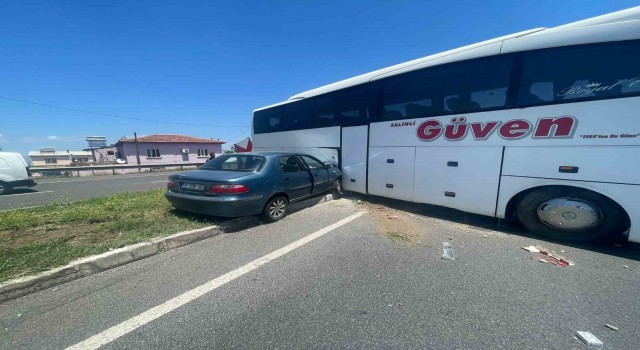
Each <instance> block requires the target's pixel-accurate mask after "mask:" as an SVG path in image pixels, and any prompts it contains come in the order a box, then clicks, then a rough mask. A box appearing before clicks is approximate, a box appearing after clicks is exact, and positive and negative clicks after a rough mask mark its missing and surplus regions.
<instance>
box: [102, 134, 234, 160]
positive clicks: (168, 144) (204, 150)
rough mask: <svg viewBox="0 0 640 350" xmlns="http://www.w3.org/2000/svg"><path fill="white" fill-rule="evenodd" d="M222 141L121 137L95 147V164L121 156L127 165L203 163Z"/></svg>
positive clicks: (218, 153) (216, 152)
mask: <svg viewBox="0 0 640 350" xmlns="http://www.w3.org/2000/svg"><path fill="white" fill-rule="evenodd" d="M224 143H225V142H224V141H222V140H218V139H201V138H197V137H192V136H184V135H149V136H139V137H138V142H137V144H136V141H135V139H134V138H122V139H120V140H119V141H118V142H116V144H115V145H113V146H110V147H101V148H94V149H92V150H91V151H92V152H93V156H94V159H95V161H96V162H97V163H113V162H115V161H116V159H122V160H124V161H126V162H127V163H128V164H138V160H137V155H138V156H139V157H140V164H180V163H204V162H206V161H207V159H208V158H209V157H210V155H211V154H215V155H216V156H218V155H221V154H222V145H223V144H224Z"/></svg>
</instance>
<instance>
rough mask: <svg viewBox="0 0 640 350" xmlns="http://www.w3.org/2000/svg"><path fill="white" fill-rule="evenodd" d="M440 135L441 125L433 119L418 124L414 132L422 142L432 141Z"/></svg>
mask: <svg viewBox="0 0 640 350" xmlns="http://www.w3.org/2000/svg"><path fill="white" fill-rule="evenodd" d="M441 133H442V124H441V123H440V122H439V121H437V120H435V119H432V120H427V121H426V122H424V123H422V124H420V125H419V126H418V129H417V130H416V135H417V136H418V138H419V139H420V140H422V141H433V140H435V139H437V138H438V137H440V134H441Z"/></svg>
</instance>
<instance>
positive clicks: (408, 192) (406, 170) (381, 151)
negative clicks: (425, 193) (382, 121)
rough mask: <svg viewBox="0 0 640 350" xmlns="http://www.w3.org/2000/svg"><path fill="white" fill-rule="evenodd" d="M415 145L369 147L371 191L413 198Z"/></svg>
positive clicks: (396, 196) (395, 196)
mask: <svg viewBox="0 0 640 350" xmlns="http://www.w3.org/2000/svg"><path fill="white" fill-rule="evenodd" d="M415 156H416V148H415V147H371V148H369V193H370V194H374V195H377V196H383V197H389V198H395V199H402V200H405V201H412V200H413V177H414V167H415Z"/></svg>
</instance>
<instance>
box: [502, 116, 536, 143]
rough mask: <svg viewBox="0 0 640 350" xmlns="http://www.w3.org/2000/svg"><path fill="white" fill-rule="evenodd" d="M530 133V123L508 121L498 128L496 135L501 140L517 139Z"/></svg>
mask: <svg viewBox="0 0 640 350" xmlns="http://www.w3.org/2000/svg"><path fill="white" fill-rule="evenodd" d="M529 132H531V123H529V122H528V121H526V120H524V119H515V120H510V121H508V122H506V123H504V124H502V126H501V127H500V130H498V135H500V137H502V138H503V139H519V138H522V137H525V136H527V134H529Z"/></svg>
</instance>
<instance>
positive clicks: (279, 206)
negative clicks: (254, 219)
mask: <svg viewBox="0 0 640 350" xmlns="http://www.w3.org/2000/svg"><path fill="white" fill-rule="evenodd" d="M286 210H287V202H286V201H285V200H284V198H277V199H275V200H274V201H273V202H271V205H269V215H271V217H272V218H279V217H281V216H282V215H284V212H285V211H286Z"/></svg>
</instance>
